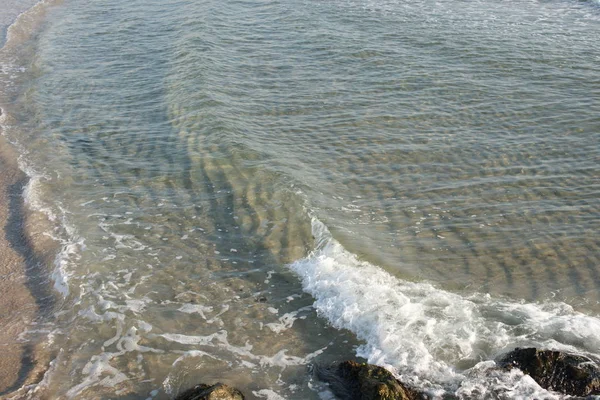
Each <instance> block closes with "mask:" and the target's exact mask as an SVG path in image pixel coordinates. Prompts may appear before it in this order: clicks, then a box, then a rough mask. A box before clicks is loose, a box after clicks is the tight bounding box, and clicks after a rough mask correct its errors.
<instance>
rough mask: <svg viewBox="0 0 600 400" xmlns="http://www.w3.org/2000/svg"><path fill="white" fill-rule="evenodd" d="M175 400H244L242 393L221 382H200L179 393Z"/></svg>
mask: <svg viewBox="0 0 600 400" xmlns="http://www.w3.org/2000/svg"><path fill="white" fill-rule="evenodd" d="M175 400H244V395H243V394H242V393H241V392H240V391H239V390H237V389H235V388H232V387H230V386H227V385H225V384H223V383H216V384H214V385H212V386H211V385H205V384H200V385H196V386H194V387H193V388H191V389H188V390H186V391H185V392H183V393H181V394H180V395H179V396H177V397H176V398H175Z"/></svg>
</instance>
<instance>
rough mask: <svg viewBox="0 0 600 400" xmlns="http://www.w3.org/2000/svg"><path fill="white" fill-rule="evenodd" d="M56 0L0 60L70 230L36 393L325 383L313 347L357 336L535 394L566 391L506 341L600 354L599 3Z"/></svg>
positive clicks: (165, 392) (169, 393) (20, 122)
mask: <svg viewBox="0 0 600 400" xmlns="http://www.w3.org/2000/svg"><path fill="white" fill-rule="evenodd" d="M45 21H46V22H45V24H44V25H43V26H42V27H41V28H40V29H39V33H38V34H37V35H36V36H35V37H34V38H33V39H31V41H30V42H29V43H30V46H31V48H30V50H29V52H24V53H27V57H25V56H23V55H20V56H18V57H17V56H15V57H13V58H11V59H10V62H11V63H12V64H10V65H12V67H11V68H12V69H10V71H9V68H8V67H7V66H6V65H8V64H5V68H4V70H3V71H4V72H3V74H4V75H3V79H5V81H11V82H14V86H15V88H14V89H13V92H11V93H13V98H12V103H11V104H10V105H7V106H6V110H7V112H9V113H10V114H11V116H12V118H13V121H15V122H14V123H13V124H12V125H10V126H8V125H7V126H5V134H6V136H7V137H8V138H9V139H10V140H11V141H13V142H15V143H16V144H17V146H18V148H19V149H20V151H21V152H22V153H23V158H22V165H23V166H24V168H25V169H26V170H27V172H28V173H29V174H30V176H31V177H32V179H31V181H30V184H29V186H28V187H27V190H26V196H27V201H28V204H29V206H30V207H31V208H32V209H38V210H42V211H44V212H45V213H46V214H47V215H48V216H49V217H50V219H51V220H52V221H53V223H54V224H55V225H56V228H54V229H53V230H51V231H50V232H49V233H48V234H50V235H53V236H54V237H55V239H56V240H57V241H59V242H60V243H61V246H62V251H61V252H60V254H58V256H57V258H56V260H55V264H56V266H55V267H53V268H54V272H53V273H52V279H53V280H52V282H53V283H52V284H53V285H54V287H55V289H56V290H57V292H59V293H61V294H60V296H59V301H56V304H55V306H54V308H55V311H54V313H53V315H51V316H49V317H45V318H44V319H42V320H40V322H39V326H33V327H32V329H31V333H30V334H29V335H30V336H31V340H34V339H33V338H34V337H35V338H37V339H35V340H40V339H39V337H40V332H42V333H43V335H47V336H44V339H43V340H44V341H46V342H47V345H46V346H45V348H46V350H45V351H47V352H49V353H51V355H52V357H51V358H52V359H54V360H55V361H54V362H53V363H52V366H51V368H50V371H49V372H48V373H47V374H46V377H45V379H44V381H43V383H42V384H41V385H38V387H36V388H35V390H37V392H35V394H34V395H35V396H40V397H43V396H46V397H47V398H65V399H69V398H78V399H109V398H110V399H117V398H118V399H138V398H147V397H150V398H156V399H167V398H171V397H173V396H174V395H176V394H177V393H178V392H180V391H181V390H183V389H186V388H187V387H189V386H192V385H194V384H196V383H199V382H206V383H214V382H216V381H223V382H227V383H230V384H233V385H236V386H238V387H239V388H240V389H242V391H244V392H245V393H246V395H247V396H248V398H250V399H255V398H268V399H279V398H280V397H277V396H281V397H283V398H286V399H318V398H328V396H330V394H328V392H327V389H326V388H325V387H324V386H323V385H322V384H320V383H319V382H318V381H316V380H315V379H314V378H313V377H312V375H311V373H310V370H309V368H308V366H309V365H310V364H311V363H313V362H323V363H326V362H330V361H333V360H342V359H348V358H353V357H355V356H360V357H364V358H366V359H368V361H370V362H374V363H378V364H380V365H386V366H388V367H390V368H392V369H393V370H394V371H395V372H396V373H397V374H398V375H399V376H402V377H403V379H405V380H407V381H408V382H411V383H413V384H414V385H416V386H418V387H420V388H423V389H425V390H427V391H429V393H431V394H438V395H439V394H441V393H443V392H446V393H455V394H457V395H458V396H459V397H461V398H465V399H470V398H485V397H486V396H489V397H490V398H493V397H494V396H498V397H499V398H519V396H521V397H522V398H530V397H531V396H533V394H532V393H536V392H537V393H542V394H541V395H544V396H551V395H550V394H549V393H545V392H544V391H543V390H542V389H540V388H539V387H537V386H536V385H535V384H534V383H533V382H532V381H531V380H529V379H527V378H523V377H522V376H521V375H519V374H515V373H513V374H511V375H509V374H503V373H500V372H496V371H494V370H493V369H490V368H491V367H492V364H493V363H490V362H488V361H487V360H493V359H494V358H495V357H497V356H498V355H499V354H501V353H502V352H504V351H507V350H509V349H511V348H513V347H515V346H517V345H536V346H542V347H547V348H560V349H567V350H574V351H578V352H584V353H587V354H589V355H596V356H600V351H599V350H598V349H599V348H600V319H599V318H598V315H599V314H598V313H599V311H600V303H599V302H600V294H599V293H600V291H599V288H600V267H599V265H600V263H599V259H600V239H599V237H600V236H599V233H600V232H599V228H600V218H599V216H600V214H599V212H600V172H599V170H598V163H599V161H600V41H599V40H598V38H599V37H600V7H599V6H598V5H597V4H596V3H594V2H575V1H569V0H561V1H520V2H517V1H509V2H494V1H490V0H480V1H474V2H461V1H438V2H431V1H423V0H415V1H409V2H407V1H388V0H375V1H370V0H333V1H313V0H279V1H271V0H265V1H213V0H206V1H191V0H179V1H164V0H144V1H141V0H131V1H123V0H105V1H86V0H66V1H64V2H63V4H61V5H58V6H54V7H51V8H49V10H48V15H47V16H46V19H45ZM7 71H9V72H7ZM9 75H10V76H9ZM15 93H16V94H15ZM27 335H28V334H25V335H24V338H25V340H27V337H28V336H27ZM486 391H487V392H486ZM491 392H494V393H495V394H491ZM544 393H545V394H544ZM541 395H540V396H541ZM269 396H270V397H269ZM548 398H550V397H548Z"/></svg>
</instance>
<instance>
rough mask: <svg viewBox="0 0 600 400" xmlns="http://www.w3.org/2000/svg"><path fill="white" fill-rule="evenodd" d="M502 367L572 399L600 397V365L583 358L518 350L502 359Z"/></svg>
mask: <svg viewBox="0 0 600 400" xmlns="http://www.w3.org/2000/svg"><path fill="white" fill-rule="evenodd" d="M500 364H501V365H502V366H503V367H504V368H507V369H512V368H518V369H520V370H521V371H523V372H524V373H526V374H528V375H530V376H531V377H532V378H533V379H534V380H535V381H536V382H537V383H538V384H539V385H540V386H541V387H543V388H544V389H549V390H554V391H557V392H561V393H564V394H569V395H572V396H589V395H598V394H600V366H599V365H598V363H596V362H595V361H593V360H591V359H589V358H587V357H584V356H581V355H576V354H569V353H565V352H562V351H551V350H538V349H536V348H534V347H532V348H527V349H522V348H517V349H515V350H513V351H511V352H510V353H508V354H506V355H505V356H504V357H502V359H501V360H500Z"/></svg>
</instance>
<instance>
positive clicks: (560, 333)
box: [290, 218, 600, 398]
mask: <svg viewBox="0 0 600 400" xmlns="http://www.w3.org/2000/svg"><path fill="white" fill-rule="evenodd" d="M312 233H313V236H314V237H315V239H316V248H315V250H314V251H313V252H312V253H311V254H309V255H308V256H307V257H306V258H303V259H301V260H298V261H296V262H294V263H293V264H291V265H290V268H291V269H292V270H293V271H294V272H296V273H297V274H298V275H299V277H300V278H301V280H302V285H303V288H304V290H305V291H306V292H308V293H310V294H311V295H312V296H313V297H314V298H315V302H314V307H315V308H316V310H317V311H318V313H319V315H321V316H322V317H324V318H326V319H327V320H328V321H329V322H330V323H331V324H332V325H333V326H334V327H336V328H338V329H348V330H350V331H352V332H354V333H355V334H356V336H357V337H358V338H359V339H360V340H362V341H364V344H363V345H361V346H360V347H359V348H358V349H357V356H359V357H364V358H366V359H367V360H368V361H369V362H370V363H373V364H377V365H381V366H384V367H387V368H388V369H390V370H391V371H392V372H394V373H395V374H396V375H397V376H399V377H400V378H401V379H403V380H404V381H407V382H410V383H412V384H413V385H416V386H418V387H421V388H422V389H424V390H426V391H428V392H429V393H430V394H432V395H434V396H438V395H441V394H442V393H444V392H448V391H450V392H455V393H456V394H458V395H461V396H467V397H468V396H469V393H471V395H472V394H474V393H476V392H477V391H482V390H488V389H490V390H495V391H496V392H498V393H505V394H506V395H509V396H510V397H511V398H531V396H532V394H533V393H537V394H539V395H542V397H544V398H553V397H554V395H553V394H551V393H549V392H546V391H545V390H543V389H542V388H540V387H539V386H538V385H537V384H536V383H535V382H533V381H532V380H531V379H529V378H528V377H524V376H523V375H522V374H520V375H519V374H515V373H512V374H508V373H500V372H493V373H492V372H491V371H493V367H494V366H495V363H494V362H493V361H491V362H490V361H486V360H493V359H494V358H495V357H497V356H498V355H500V354H502V353H503V352H506V351H508V350H510V349H512V348H514V347H517V346H538V347H542V348H547V349H556V350H567V351H577V352H580V353H584V354H587V355H590V356H596V357H597V356H598V355H599V354H598V352H599V350H598V349H600V320H599V319H597V318H594V317H591V316H587V315H584V314H581V313H579V312H576V311H574V310H573V308H572V307H571V306H569V305H567V304H564V303H544V304H530V303H524V302H523V303H519V302H511V301H508V300H498V299H494V298H492V297H491V296H489V295H486V294H473V295H471V296H469V297H462V296H460V295H458V294H454V293H450V292H447V291H444V290H440V289H438V288H436V287H434V286H432V285H430V284H428V283H414V282H407V281H403V280H400V279H398V278H396V277H394V276H392V275H390V274H389V273H387V272H386V271H384V270H383V269H381V268H379V267H377V266H375V265H372V264H370V263H368V262H365V261H361V260H360V259H359V258H358V257H357V256H356V255H354V254H352V253H350V252H349V251H347V250H346V249H344V247H343V246H342V245H341V244H340V243H339V242H337V241H336V240H335V239H334V238H333V237H332V236H331V234H330V232H329V230H328V229H327V227H326V226H325V225H324V224H323V223H322V222H321V221H319V220H318V219H316V218H313V220H312ZM492 375H493V376H492ZM484 387H486V388H488V389H484ZM508 392H510V393H508Z"/></svg>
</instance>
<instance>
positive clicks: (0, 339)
mask: <svg viewBox="0 0 600 400" xmlns="http://www.w3.org/2000/svg"><path fill="white" fill-rule="evenodd" d="M0 171H1V172H0V226H1V227H2V230H1V234H0V327H1V329H0V348H1V349H2V350H1V351H2V357H0V396H1V395H3V394H7V393H9V392H12V391H13V390H15V389H18V388H19V387H20V386H21V384H22V382H23V381H24V380H25V376H24V375H25V374H26V369H27V368H25V365H24V364H30V362H27V361H26V360H27V359H29V358H30V357H31V355H30V354H29V353H30V351H31V349H30V348H29V346H28V345H27V344H26V343H23V342H22V341H20V340H19V335H21V334H22V333H23V331H24V330H25V329H26V327H27V324H28V323H29V322H31V321H32V320H33V319H34V318H35V316H36V314H37V308H38V307H37V305H36V301H35V298H34V297H33V295H32V294H31V292H30V290H29V288H28V287H27V273H26V272H27V271H26V260H25V255H24V254H22V252H20V251H19V249H18V248H17V247H18V246H16V245H17V243H15V239H16V238H18V237H19V236H21V232H19V231H20V230H21V229H22V227H19V226H13V225H14V223H15V222H17V221H19V220H20V218H18V217H17V216H15V215H14V211H16V210H14V205H15V203H18V202H21V203H22V202H23V198H22V196H21V191H20V190H19V189H20V188H22V187H23V184H24V182H25V181H26V176H25V174H24V173H23V172H22V171H20V170H19V168H18V165H17V162H16V154H14V150H13V149H12V148H11V146H10V145H9V144H8V143H7V142H6V140H5V139H4V138H3V137H0ZM11 206H12V207H11Z"/></svg>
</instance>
